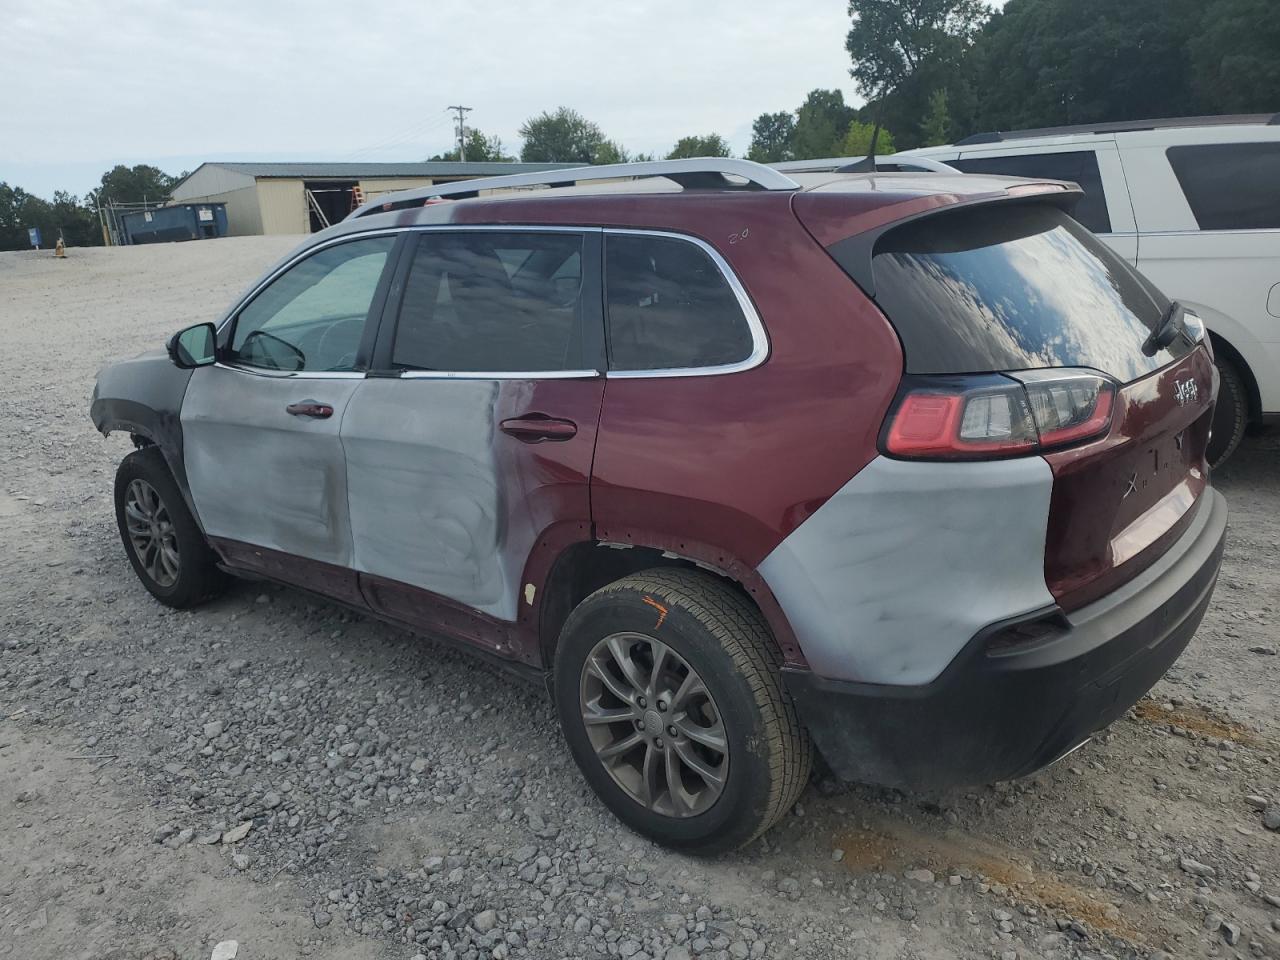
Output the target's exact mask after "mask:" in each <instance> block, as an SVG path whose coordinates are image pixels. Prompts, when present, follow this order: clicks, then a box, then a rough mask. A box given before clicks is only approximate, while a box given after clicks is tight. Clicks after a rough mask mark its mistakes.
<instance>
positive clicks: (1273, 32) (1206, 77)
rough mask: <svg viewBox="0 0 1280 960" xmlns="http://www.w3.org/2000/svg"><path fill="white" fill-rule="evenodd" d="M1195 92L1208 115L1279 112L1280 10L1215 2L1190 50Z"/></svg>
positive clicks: (1265, 4)
mask: <svg viewBox="0 0 1280 960" xmlns="http://www.w3.org/2000/svg"><path fill="white" fill-rule="evenodd" d="M1188 46H1189V49H1190V53H1191V64H1192V68H1193V69H1192V92H1193V94H1194V95H1195V97H1196V100H1197V102H1198V104H1199V109H1201V110H1203V111H1204V112H1205V113H1270V112H1272V111H1276V110H1280V6H1277V5H1276V0H1213V2H1210V3H1207V4H1206V5H1205V10H1204V14H1203V16H1202V17H1201V21H1200V28H1199V29H1198V30H1196V31H1195V32H1194V33H1193V35H1192V36H1191V39H1190V43H1189V44H1188Z"/></svg>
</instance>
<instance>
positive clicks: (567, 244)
mask: <svg viewBox="0 0 1280 960" xmlns="http://www.w3.org/2000/svg"><path fill="white" fill-rule="evenodd" d="M582 265H583V237H582V235H581V234H579V233H537V232H534V231H512V232H510V233H506V232H501V231H488V230H484V231H456V232H426V233H423V234H421V235H420V236H419V237H418V241H417V247H416V248H415V250H414V253H413V261H412V264H411V266H410V268H409V274H408V277H407V279H406V281H405V289H404V296H403V299H402V300H401V304H400V314H399V319H398V321H397V324H396V332H395V340H394V342H393V344H392V348H391V363H392V366H394V367H398V368H401V369H408V370H434V371H440V372H449V373H479V372H493V373H514V372H529V373H540V372H553V371H566V370H584V369H589V368H590V366H594V365H595V364H594V363H591V364H588V363H587V362H586V361H585V360H584V357H583V340H582V326H583V298H582V288H583V269H582ZM598 316H599V314H598V308H597V313H596V317H597V321H596V322H597V323H598Z"/></svg>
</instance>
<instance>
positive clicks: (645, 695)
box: [580, 633, 729, 817]
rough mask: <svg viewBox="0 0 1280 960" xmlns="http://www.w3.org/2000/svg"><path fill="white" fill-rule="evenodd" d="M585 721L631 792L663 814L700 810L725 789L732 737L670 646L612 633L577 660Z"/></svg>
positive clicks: (608, 765) (601, 754)
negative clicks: (729, 736) (582, 662)
mask: <svg viewBox="0 0 1280 960" xmlns="http://www.w3.org/2000/svg"><path fill="white" fill-rule="evenodd" d="M580 691H581V693H580V706H581V713H582V722H583V724H584V725H585V726H586V730H587V737H588V739H589V740H590V741H591V746H592V748H593V749H594V750H595V753H596V756H597V757H598V758H599V760H600V762H601V763H602V764H603V765H604V768H605V770H607V771H608V772H609V775H610V776H611V777H612V778H613V781H614V782H615V783H616V784H617V785H618V786H619V787H621V788H622V789H623V790H624V791H625V792H626V793H627V795H628V796H630V797H631V799H633V800H635V801H636V802H637V803H639V804H641V805H642V806H644V807H646V808H647V809H649V810H652V811H653V812H654V813H659V814H663V815H665V816H668V817H692V816H696V815H698V814H701V813H705V812H706V811H707V810H709V809H710V808H711V806H712V805H713V804H714V803H715V802H716V801H717V800H718V799H719V798H720V795H721V794H722V793H723V792H724V787H725V783H726V782H727V778H728V773H729V743H728V739H727V737H726V736H725V728H724V721H723V719H722V717H721V715H720V711H719V709H718V708H717V707H716V703H715V700H714V699H713V698H712V696H711V691H710V690H708V689H707V685H706V684H705V683H704V682H703V680H702V678H701V677H700V676H698V674H697V672H696V671H695V670H694V669H693V668H692V667H691V666H690V665H689V662H688V661H687V660H685V659H684V657H682V656H680V654H678V653H676V652H675V651H674V650H672V649H671V647H669V646H667V645H666V644H665V643H663V642H662V641H660V640H656V639H654V638H653V637H649V636H645V635H644V634H640V633H615V634H612V635H611V636H608V637H605V638H604V639H603V640H601V641H600V642H599V643H597V644H596V645H595V647H593V648H592V650H591V653H590V655H588V657H587V659H586V662H585V663H584V664H583V667H582V679H581V683H580Z"/></svg>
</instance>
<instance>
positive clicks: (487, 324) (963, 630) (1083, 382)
mask: <svg viewBox="0 0 1280 960" xmlns="http://www.w3.org/2000/svg"><path fill="white" fill-rule="evenodd" d="M547 176H552V177H553V178H554V180H555V182H554V183H550V184H548V183H547V182H546V177H547ZM538 186H541V187H543V189H537V187H538ZM1079 197H1080V191H1079V190H1078V188H1076V187H1075V186H1074V185H1071V184H1064V183H1057V182H1034V181H1028V180H1015V179H1008V178H994V177H982V176H966V175H959V174H954V175H953V174H948V173H945V172H938V173H891V174H884V173H866V174H863V173H842V172H838V171H833V172H828V173H823V172H818V173H804V174H796V175H795V176H794V179H793V178H792V177H789V176H786V175H784V174H783V173H782V172H780V171H778V170H775V169H772V168H768V167H764V166H760V165H757V164H754V163H750V162H747V161H742V160H683V161H671V162H661V163H646V164H631V165H621V166H614V167H602V168H584V169H580V170H559V171H555V172H554V173H553V174H550V175H548V174H532V175H519V176H515V177H503V178H497V179H492V180H485V181H471V182H468V183H465V184H453V185H443V186H435V187H428V188H424V189H421V190H415V191H409V192H405V193H396V194H391V195H388V196H387V197H385V198H383V199H382V200H375V201H373V202H371V203H370V204H367V205H366V206H364V207H362V208H360V209H359V210H356V211H355V212H354V213H353V214H352V215H351V216H350V217H349V218H348V219H347V220H346V221H345V222H343V223H341V224H338V225H336V226H334V227H332V228H330V229H328V230H325V231H324V232H322V233H319V234H316V235H315V236H313V237H311V238H309V239H308V240H307V241H306V242H305V243H304V244H303V245H302V246H301V247H299V248H298V249H297V250H296V251H295V252H294V253H292V254H291V255H289V256H288V257H287V258H286V259H285V260H284V261H283V262H281V263H280V264H278V265H277V266H275V267H273V268H272V269H271V270H270V271H268V273H267V274H266V275H265V276H264V277H263V278H262V279H261V280H260V281H259V282H258V283H256V284H254V285H253V287H252V288H251V289H250V290H249V291H248V292H247V293H246V294H245V295H244V296H243V297H242V298H241V299H240V300H239V301H238V302H237V303H236V304H235V305H234V306H233V307H232V309H231V310H230V311H228V313H227V314H226V315H225V316H224V317H223V318H222V319H221V320H220V321H219V322H217V323H216V324H212V323H202V324H197V325H196V326H193V327H189V328H188V329H186V330H183V331H181V332H180V333H178V334H176V335H175V336H174V337H173V339H171V340H170V342H169V346H168V351H167V356H166V355H165V354H163V353H160V354H156V355H148V356H143V357H140V358H137V359H134V360H130V361H126V362H122V363H119V364H116V365H113V366H111V367H108V368H107V369H105V370H103V371H102V373H101V374H100V375H99V379H98V384H97V387H96V389H95V391H94V398H93V404H92V410H91V414H92V417H93V421H94V423H95V424H96V425H97V427H98V428H99V429H100V430H101V431H103V432H104V433H107V432H110V431H113V430H123V431H127V432H128V433H130V434H132V436H133V437H134V440H135V442H136V444H137V446H138V449H137V450H136V451H134V452H133V453H131V454H129V456H127V457H126V458H125V459H124V461H123V462H122V463H121V465H120V469H119V472H118V474H117V477H116V485H115V497H116V512H117V518H118V521H119V526H120V534H121V539H122V540H123V542H124V547H125V550H126V552H127V554H128V556H129V560H130V562H131V563H132V565H133V568H134V570H135V571H136V573H137V575H138V577H139V578H140V579H141V580H142V583H143V584H144V585H145V586H146V588H147V589H148V590H150V591H151V593H152V594H154V595H155V597H156V598H157V599H158V600H160V601H161V602H162V603H166V604H169V605H171V606H175V607H187V606H191V605H194V604H196V603H199V602H200V601H203V600H207V599H209V598H211V597H213V596H215V595H216V594H217V593H218V592H219V591H220V590H222V589H223V587H224V586H225V584H226V582H227V575H228V574H234V575H241V576H251V577H265V578H269V579H272V580H276V581H280V582H283V583H287V584H293V585H295V586H298V587H303V588H306V589H308V590H312V591H315V592H317V593H320V594H323V595H325V596H327V597H329V598H332V599H333V600H335V601H338V602H341V603H344V604H347V605H349V606H351V607H354V608H356V609H358V610H362V611H367V612H369V613H371V614H373V615H375V616H377V617H381V618H383V619H385V620H387V621H389V622H391V623H395V624H399V625H403V626H406V627H409V628H413V629H417V630H420V631H424V632H427V633H430V634H433V635H439V636H444V637H448V638H451V639H452V640H454V641H456V642H457V643H459V644H461V645H463V646H465V647H468V648H470V649H472V650H474V651H477V652H479V653H481V654H484V655H487V656H489V657H491V658H493V659H495V660H497V661H500V662H502V663H503V664H505V665H506V666H508V667H511V668H513V669H516V670H518V671H520V672H523V673H525V674H528V675H529V676H531V677H535V678H540V679H541V678H545V680H546V683H547V685H548V688H549V690H550V693H551V696H552V699H553V700H554V703H555V708H556V709H557V711H558V712H559V716H560V721H561V723H562V726H563V729H564V734H565V738H566V740H567V742H568V746H569V750H570V752H571V753H572V754H573V756H574V759H575V760H576V761H577V763H578V765H579V766H580V768H581V770H582V773H583V775H584V776H585V777H586V779H587V781H588V782H589V783H590V784H591V786H592V787H593V788H594V789H595V791H596V792H597V793H598V794H599V796H600V798H601V800H602V801H603V802H604V803H605V804H606V805H607V806H608V807H609V808H610V809H611V810H612V811H613V812H614V813H616V814H617V816H618V817H620V818H621V819H622V820H623V821H625V822H626V823H627V824H628V825H630V826H631V827H633V828H634V829H636V830H638V831H640V832H641V833H644V834H646V835H648V836H649V837H652V838H654V839H655V840H657V841H659V842H662V843H665V844H670V845H673V846H676V847H680V848H682V849H686V850H689V851H693V852H702V853H712V852H716V851H722V850H727V849H730V848H732V847H735V846H737V845H740V844H742V843H745V842H747V841H749V840H751V839H752V838H753V837H756V836H758V835H759V834H760V833H761V832H762V831H764V830H765V829H767V828H768V827H769V826H770V825H771V824H772V823H774V822H775V821H776V820H777V819H778V818H779V817H781V816H782V815H783V814H784V813H786V811H787V810H788V808H789V807H790V806H791V805H792V804H793V802H794V801H795V800H796V798H797V797H798V796H799V794H800V792H801V791H802V790H803V789H804V787H805V784H806V782H807V781H808V778H809V771H810V764H811V762H812V759H813V755H814V750H815V748H816V750H817V752H818V753H820V754H821V756H822V758H823V759H824V760H825V762H826V764H827V765H828V766H829V767H830V768H831V770H832V771H834V773H835V774H837V775H839V776H840V777H843V778H847V779H853V780H859V781H867V782H874V783H882V784H890V785H896V786H902V787H915V786H929V787H936V786H943V785H949V784H966V783H981V782H987V781H991V780H996V779H1003V778H1009V777H1016V776H1020V775H1023V774H1027V773H1029V772H1031V771H1033V770H1036V769H1037V768H1039V767H1041V766H1043V765H1045V764H1047V763H1050V762H1052V761H1054V760H1056V759H1058V758H1059V757H1061V756H1062V755H1063V754H1065V753H1067V752H1068V751H1070V750H1072V749H1074V748H1075V747H1077V746H1079V745H1080V744H1081V743H1083V742H1084V741H1085V740H1087V739H1088V738H1089V737H1090V735H1091V734H1093V733H1094V732H1095V731H1097V730H1098V729H1100V728H1102V727H1104V726H1105V725H1107V724H1109V723H1111V722H1112V721H1113V720H1115V719H1116V718H1117V717H1119V716H1120V715H1121V714H1122V713H1123V712H1124V711H1125V710H1126V709H1127V708H1128V707H1129V706H1130V705H1131V704H1133V703H1134V701H1135V700H1137V699H1138V697H1140V696H1141V695H1142V694H1143V693H1144V692H1145V691H1147V690H1148V689H1149V688H1150V687H1151V685H1152V684H1153V683H1154V682H1155V681H1156V680H1157V679H1158V678H1159V677H1160V676H1161V674H1163V673H1164V671H1165V670H1166V669H1167V668H1168V667H1169V665H1170V664H1171V663H1172V662H1173V661H1174V659H1175V658H1176V657H1177V656H1178V655H1179V653H1181V651H1182V650H1183V648H1184V647H1185V646H1186V644H1187V642H1188V640H1189V639H1190V637H1191V635H1192V633H1193V632H1194V631H1195V630H1196V627H1197V626H1198V625H1199V623H1200V620H1201V618H1202V616H1203V615H1204V612H1205V608H1206V606H1207V605H1208V603H1209V598H1210V595H1211V593H1212V591H1213V587H1214V583H1215V580H1216V578H1217V572H1218V566H1219V563H1220V559H1221V554H1222V545H1223V538H1224V532H1225V528H1226V507H1225V504H1224V501H1223V499H1222V497H1221V496H1220V495H1219V494H1218V493H1216V492H1215V491H1214V490H1213V489H1212V488H1211V487H1210V485H1209V477H1208V469H1207V467H1206V464H1205V446H1206V441H1207V440H1208V434H1209V427H1210V420H1211V416H1212V407H1213V401H1214V395H1215V391H1216V386H1217V385H1216V381H1215V376H1216V375H1215V372H1214V365H1213V360H1212V356H1211V355H1210V346H1209V343H1208V341H1207V340H1206V339H1205V336H1204V328H1203V325H1202V324H1201V323H1200V321H1199V319H1198V318H1197V317H1195V316H1194V315H1193V314H1191V313H1190V312H1189V311H1187V310H1185V309H1183V308H1182V307H1180V306H1179V305H1178V304H1176V303H1172V302H1170V301H1169V300H1168V299H1167V298H1166V297H1164V296H1163V295H1162V294H1161V293H1160V292H1159V291H1158V290H1156V289H1154V288H1153V287H1152V286H1151V285H1150V284H1149V283H1148V282H1147V281H1145V280H1144V279H1143V278H1142V277H1141V276H1139V275H1138V274H1137V273H1135V272H1134V271H1133V270H1132V269H1131V268H1130V267H1129V265H1128V264H1127V263H1125V262H1124V261H1123V260H1121V259H1119V258H1117V257H1116V256H1115V255H1114V254H1113V253H1112V252H1111V251H1110V250H1109V249H1108V248H1107V247H1106V246H1104V245H1103V244H1101V243H1100V242H1098V241H1097V240H1096V239H1094V237H1093V236H1092V235H1090V233H1089V232H1088V231H1087V230H1085V229H1084V228H1082V227H1081V226H1080V225H1079V224H1077V223H1076V222H1075V221H1074V220H1073V219H1072V218H1071V216H1070V210H1071V207H1072V205H1073V204H1074V203H1075V202H1076V201H1077V200H1078V199H1079Z"/></svg>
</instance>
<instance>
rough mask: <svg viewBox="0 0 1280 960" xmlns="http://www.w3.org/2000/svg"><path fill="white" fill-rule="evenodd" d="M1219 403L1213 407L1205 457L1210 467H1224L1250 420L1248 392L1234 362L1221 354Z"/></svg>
mask: <svg viewBox="0 0 1280 960" xmlns="http://www.w3.org/2000/svg"><path fill="white" fill-rule="evenodd" d="M1215 362H1216V363H1217V366H1218V378H1219V385H1218V403H1217V406H1215V407H1214V409H1213V434H1212V436H1211V437H1210V438H1209V449H1208V452H1207V453H1206V456H1207V457H1208V459H1209V466H1211V467H1217V466H1221V465H1222V463H1224V462H1225V461H1226V459H1227V458H1228V457H1229V456H1231V454H1232V453H1234V452H1235V449H1236V447H1238V446H1239V445H1240V441H1241V440H1242V439H1243V438H1244V430H1245V427H1246V426H1248V419H1249V395H1248V393H1247V391H1246V388H1245V385H1244V377H1242V376H1241V374H1240V371H1239V369H1238V368H1237V367H1236V365H1235V364H1234V363H1232V362H1231V361H1230V360H1228V359H1226V358H1225V357H1218V358H1217V360H1216V361H1215Z"/></svg>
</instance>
